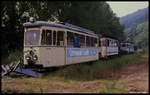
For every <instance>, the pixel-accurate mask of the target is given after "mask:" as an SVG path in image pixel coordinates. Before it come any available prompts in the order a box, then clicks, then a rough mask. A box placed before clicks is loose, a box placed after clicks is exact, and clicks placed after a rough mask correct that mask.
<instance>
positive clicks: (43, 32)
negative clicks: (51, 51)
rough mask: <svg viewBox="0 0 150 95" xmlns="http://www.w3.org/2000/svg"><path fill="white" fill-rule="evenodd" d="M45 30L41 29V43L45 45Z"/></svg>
mask: <svg viewBox="0 0 150 95" xmlns="http://www.w3.org/2000/svg"><path fill="white" fill-rule="evenodd" d="M45 32H46V31H45V30H43V31H42V39H41V45H45V44H46V41H45V38H46V37H45Z"/></svg>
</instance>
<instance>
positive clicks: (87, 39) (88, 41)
mask: <svg viewBox="0 0 150 95" xmlns="http://www.w3.org/2000/svg"><path fill="white" fill-rule="evenodd" d="M86 46H87V47H90V37H89V36H86Z"/></svg>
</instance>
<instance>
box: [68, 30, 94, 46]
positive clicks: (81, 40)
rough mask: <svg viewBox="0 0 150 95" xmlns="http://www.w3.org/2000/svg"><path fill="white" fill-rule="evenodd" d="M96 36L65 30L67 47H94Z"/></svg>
mask: <svg viewBox="0 0 150 95" xmlns="http://www.w3.org/2000/svg"><path fill="white" fill-rule="evenodd" d="M96 46H97V38H93V37H90V36H85V35H81V34H77V33H72V32H67V47H80V48H82V47H96Z"/></svg>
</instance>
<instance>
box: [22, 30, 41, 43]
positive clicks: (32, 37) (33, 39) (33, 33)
mask: <svg viewBox="0 0 150 95" xmlns="http://www.w3.org/2000/svg"><path fill="white" fill-rule="evenodd" d="M39 39H40V30H28V31H27V32H25V45H38V44H39Z"/></svg>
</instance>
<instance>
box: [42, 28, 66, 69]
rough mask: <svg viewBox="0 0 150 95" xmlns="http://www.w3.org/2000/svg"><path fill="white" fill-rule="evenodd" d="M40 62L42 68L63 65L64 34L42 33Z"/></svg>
mask: <svg viewBox="0 0 150 95" xmlns="http://www.w3.org/2000/svg"><path fill="white" fill-rule="evenodd" d="M41 38H42V39H41V49H40V58H41V59H40V62H41V64H43V66H44V67H53V66H61V65H64V64H65V48H64V32H63V31H57V32H56V31H51V30H44V31H42V37H41Z"/></svg>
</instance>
